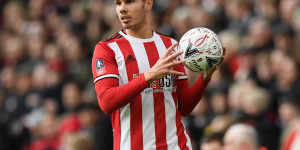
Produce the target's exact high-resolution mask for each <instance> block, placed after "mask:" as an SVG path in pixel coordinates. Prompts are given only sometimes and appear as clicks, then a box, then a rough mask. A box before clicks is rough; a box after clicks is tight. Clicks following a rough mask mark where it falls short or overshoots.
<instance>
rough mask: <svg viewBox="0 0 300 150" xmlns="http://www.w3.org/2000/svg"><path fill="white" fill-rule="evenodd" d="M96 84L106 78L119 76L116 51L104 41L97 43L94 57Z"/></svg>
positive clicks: (93, 68) (94, 80) (94, 78)
mask: <svg viewBox="0 0 300 150" xmlns="http://www.w3.org/2000/svg"><path fill="white" fill-rule="evenodd" d="M92 71H93V82H94V84H95V83H96V82H97V81H99V80H101V79H104V78H117V79H118V78H119V73H118V65H117V62H116V60H115V54H114V52H113V51H112V50H111V49H110V48H109V47H107V46H105V45H104V44H102V43H99V44H97V45H96V47H95V50H94V54H93V58H92Z"/></svg>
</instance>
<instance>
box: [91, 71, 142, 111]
mask: <svg viewBox="0 0 300 150" xmlns="http://www.w3.org/2000/svg"><path fill="white" fill-rule="evenodd" d="M146 87H147V82H146V81H145V77H144V75H140V76H138V77H137V78H135V79H133V80H131V81H130V82H129V83H128V84H124V85H122V86H118V80H117V79H114V78H107V79H103V80H100V81H98V82H97V83H96V84H95V89H96V93H97V98H98V104H99V106H100V107H101V109H102V110H103V112H105V113H107V114H110V113H112V112H114V111H115V110H117V109H119V108H121V107H123V106H125V105H126V104H128V103H130V102H131V101H132V100H134V97H135V96H137V95H138V94H139V93H140V92H142V91H143V90H144V89H145V88H146Z"/></svg>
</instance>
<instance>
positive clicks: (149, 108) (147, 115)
mask: <svg viewBox="0 0 300 150" xmlns="http://www.w3.org/2000/svg"><path fill="white" fill-rule="evenodd" d="M128 41H129V43H130V45H131V46H132V50H133V52H134V55H135V56H136V61H137V64H138V67H139V74H142V73H144V72H146V71H147V70H149V69H150V64H149V61H148V56H147V53H146V50H145V47H144V42H141V41H136V40H135V41H132V39H128ZM146 90H147V89H146ZM141 96H142V117H143V135H147V136H143V146H144V149H147V150H148V149H155V148H156V145H155V124H154V123H155V122H154V121H153V120H154V102H153V100H154V98H153V94H146V93H145V90H144V91H143V92H142V93H141Z"/></svg>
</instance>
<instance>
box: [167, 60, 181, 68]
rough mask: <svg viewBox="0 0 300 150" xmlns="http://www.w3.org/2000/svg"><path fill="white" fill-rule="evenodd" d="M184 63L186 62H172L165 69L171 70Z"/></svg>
mask: <svg viewBox="0 0 300 150" xmlns="http://www.w3.org/2000/svg"><path fill="white" fill-rule="evenodd" d="M182 63H184V60H180V61H175V62H170V63H168V64H166V65H165V67H166V68H171V67H174V66H176V65H179V64H182Z"/></svg>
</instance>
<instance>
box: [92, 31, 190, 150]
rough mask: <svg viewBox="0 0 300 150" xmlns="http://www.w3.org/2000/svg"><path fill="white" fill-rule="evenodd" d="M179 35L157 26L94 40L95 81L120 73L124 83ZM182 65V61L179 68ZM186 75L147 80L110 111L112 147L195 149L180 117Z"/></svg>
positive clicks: (127, 149) (116, 149)
mask: <svg viewBox="0 0 300 150" xmlns="http://www.w3.org/2000/svg"><path fill="white" fill-rule="evenodd" d="M175 42H176V41H175V40H174V39H172V38H170V37H167V36H164V35H160V34H158V33H156V32H153V36H152V38H149V39H139V38H136V37H133V36H130V35H127V34H126V33H124V32H123V31H120V32H119V33H117V34H115V35H114V36H113V37H112V38H111V39H109V40H106V41H102V42H99V43H98V46H96V49H95V52H94V56H93V63H95V65H93V77H94V83H96V82H97V81H99V80H102V79H104V78H117V79H118V80H119V85H120V86H121V85H124V84H127V83H128V82H130V81H131V80H133V79H134V78H135V77H137V76H139V75H140V74H143V73H144V72H146V71H147V70H149V69H150V68H151V67H152V66H153V65H154V64H155V63H156V61H157V60H158V59H159V57H161V56H162V55H163V54H164V52H165V51H166V50H167V48H168V47H170V46H171V45H172V44H174V43H175ZM177 69H178V70H180V71H184V68H183V65H180V67H178V68H177ZM182 79H187V76H174V75H167V76H166V77H164V78H162V79H160V80H157V81H154V82H153V83H152V84H149V86H148V87H147V88H145V89H144V90H143V91H142V92H141V93H140V94H138V95H137V96H136V97H135V98H134V100H133V101H132V102H131V103H129V104H127V105H125V106H124V107H122V108H120V109H118V110H117V111H114V112H112V114H111V118H112V126H113V132H114V150H191V149H192V145H191V141H190V138H189V136H188V134H187V131H186V129H185V127H184V125H183V123H182V120H181V113H180V112H179V110H178V99H177V96H176V82H177V81H178V80H182Z"/></svg>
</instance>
